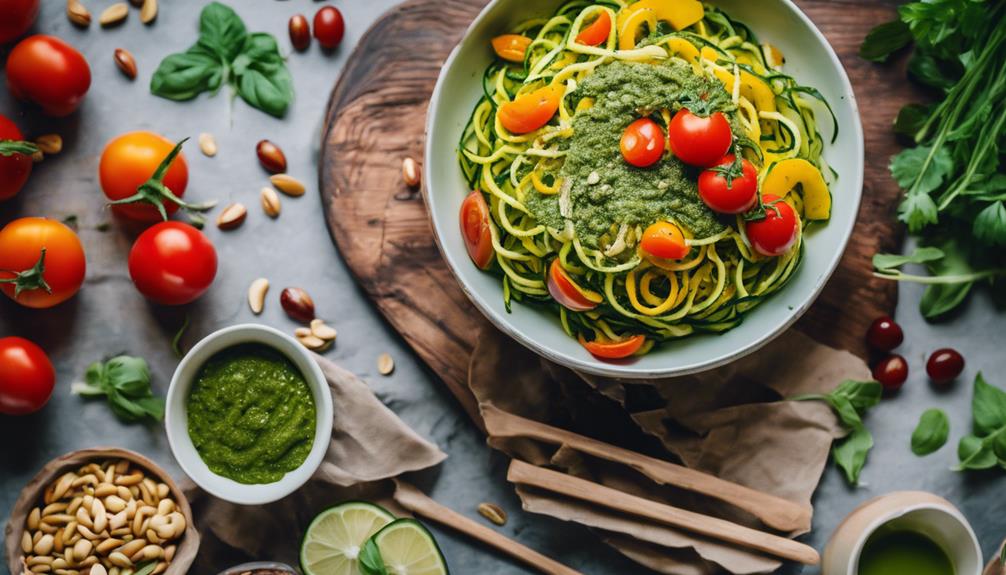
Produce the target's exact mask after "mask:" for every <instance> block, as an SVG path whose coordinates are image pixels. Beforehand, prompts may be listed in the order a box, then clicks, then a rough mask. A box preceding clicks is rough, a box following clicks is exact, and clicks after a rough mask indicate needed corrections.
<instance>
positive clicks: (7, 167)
mask: <svg viewBox="0 0 1006 575" xmlns="http://www.w3.org/2000/svg"><path fill="white" fill-rule="evenodd" d="M23 140H24V136H23V135H22V134H21V130H18V129H17V125H15V124H14V122H12V121H10V119H8V118H7V117H6V116H4V115H3V114H0V202H2V201H4V200H9V199H11V198H13V197H14V196H16V195H17V193H18V192H20V191H21V188H22V187H24V184H25V182H27V181H28V176H30V175H31V166H32V161H31V156H30V155H28V154H26V153H24V152H19V151H17V149H18V148H19V147H21V146H23V145H24V144H25V142H24V141H23Z"/></svg>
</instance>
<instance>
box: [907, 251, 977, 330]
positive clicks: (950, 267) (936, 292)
mask: <svg viewBox="0 0 1006 575" xmlns="http://www.w3.org/2000/svg"><path fill="white" fill-rule="evenodd" d="M940 249H942V250H943V254H944V255H943V257H942V258H940V259H938V260H933V261H931V262H929V264H928V265H929V271H930V273H932V274H933V275H934V276H940V277H941V278H943V279H944V280H946V281H948V282H950V283H939V284H934V285H930V286H929V287H927V288H926V291H924V292H922V299H921V300H920V301H919V310H920V311H921V312H922V315H923V316H924V317H926V318H929V319H936V318H939V317H941V316H943V315H945V314H947V313H949V312H950V311H953V310H954V309H956V308H957V307H958V306H960V305H961V304H962V303H963V302H964V300H965V299H966V298H967V297H968V294H969V293H971V287H972V286H973V285H974V281H973V279H968V278H974V270H973V269H972V268H971V265H970V264H969V263H968V259H967V254H966V253H965V252H964V251H963V249H962V248H961V246H960V243H959V242H957V241H956V240H950V241H947V242H945V243H944V244H942V246H941V248H940ZM957 278H960V281H952V280H955V279H957Z"/></svg>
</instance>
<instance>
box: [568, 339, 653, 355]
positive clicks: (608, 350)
mask: <svg viewBox="0 0 1006 575" xmlns="http://www.w3.org/2000/svg"><path fill="white" fill-rule="evenodd" d="M644 343H646V336H642V335H634V336H631V337H628V338H625V339H622V340H619V341H600V340H594V341H587V340H585V339H583V336H582V335H581V336H580V345H582V346H583V347H585V348H587V351H589V352H590V354H591V355H593V356H595V357H599V358H601V359H624V358H626V357H629V356H630V355H632V354H634V353H636V352H637V351H639V348H641V347H643V344H644Z"/></svg>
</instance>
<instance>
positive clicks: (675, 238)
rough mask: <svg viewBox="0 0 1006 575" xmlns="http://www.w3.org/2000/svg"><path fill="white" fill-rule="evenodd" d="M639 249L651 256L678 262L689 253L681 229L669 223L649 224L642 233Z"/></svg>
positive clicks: (689, 249)
mask: <svg viewBox="0 0 1006 575" xmlns="http://www.w3.org/2000/svg"><path fill="white" fill-rule="evenodd" d="M639 247H641V248H642V249H643V251H644V252H646V253H648V254H650V255H651V256H655V257H658V258H664V259H667V260H680V259H681V258H683V257H685V256H687V255H688V252H689V251H691V248H690V247H688V244H687V243H685V235H684V234H683V233H682V232H681V228H679V227H678V226H676V225H674V224H672V223H671V222H657V223H655V224H651V225H650V226H649V227H648V228H646V231H644V232H643V239H642V240H640V242H639Z"/></svg>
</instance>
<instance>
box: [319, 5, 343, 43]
mask: <svg viewBox="0 0 1006 575" xmlns="http://www.w3.org/2000/svg"><path fill="white" fill-rule="evenodd" d="M345 34H346V21H345V20H343V19H342V12H340V11H339V9H338V8H336V7H334V6H325V7H324V8H322V9H321V10H318V12H317V13H315V15H314V37H315V38H317V39H318V43H319V44H321V46H322V48H326V49H328V50H334V49H336V48H338V47H339V44H341V43H342V37H343V36H344V35H345Z"/></svg>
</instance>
